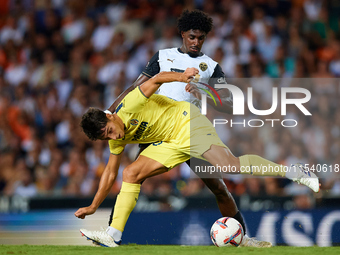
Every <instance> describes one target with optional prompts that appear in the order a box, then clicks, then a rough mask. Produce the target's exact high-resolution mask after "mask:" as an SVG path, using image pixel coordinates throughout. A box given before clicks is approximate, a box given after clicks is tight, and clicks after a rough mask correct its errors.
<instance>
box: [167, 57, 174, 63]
mask: <svg viewBox="0 0 340 255" xmlns="http://www.w3.org/2000/svg"><path fill="white" fill-rule="evenodd" d="M167 60H168V61H170V62H171V63H173V62H174V60H175V59H173V60H171V59H170V58H168V59H167Z"/></svg>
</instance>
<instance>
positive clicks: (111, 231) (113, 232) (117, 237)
mask: <svg viewBox="0 0 340 255" xmlns="http://www.w3.org/2000/svg"><path fill="white" fill-rule="evenodd" d="M106 233H108V234H109V235H110V236H112V237H113V239H115V241H116V242H119V241H120V239H122V234H123V233H122V232H121V231H119V230H118V229H115V228H113V227H111V226H108V227H107V229H106Z"/></svg>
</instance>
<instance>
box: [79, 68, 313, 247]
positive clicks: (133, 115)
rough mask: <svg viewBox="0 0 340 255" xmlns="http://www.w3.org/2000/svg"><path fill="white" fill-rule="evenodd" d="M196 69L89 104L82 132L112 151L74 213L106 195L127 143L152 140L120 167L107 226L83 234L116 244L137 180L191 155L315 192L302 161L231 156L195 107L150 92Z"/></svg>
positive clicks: (230, 169) (137, 188)
mask: <svg viewBox="0 0 340 255" xmlns="http://www.w3.org/2000/svg"><path fill="white" fill-rule="evenodd" d="M197 73H198V70H197V69H195V68H188V69H186V70H185V72H184V73H175V72H161V73H159V74H158V75H156V76H154V77H153V78H151V79H149V80H148V81H146V82H145V83H143V84H142V85H141V86H140V87H138V88H136V89H134V90H133V91H132V92H130V93H129V94H128V95H127V96H126V97H125V98H124V99H123V101H122V102H121V104H120V105H119V106H118V107H117V109H116V112H115V113H114V114H109V113H104V112H103V111H101V110H99V109H94V108H90V109H89V110H88V111H87V112H86V113H85V114H84V116H83V118H82V122H81V126H82V128H83V130H84V132H85V134H86V135H87V136H88V137H89V138H90V139H92V140H96V139H101V140H109V144H110V151H111V155H110V158H109V162H108V164H107V166H106V168H105V170H104V172H103V174H102V177H101V180H100V184H99V188H98V191H97V193H96V195H95V197H94V199H93V201H92V204H91V205H90V206H88V207H83V208H80V209H78V210H77V211H76V212H75V216H76V217H78V218H81V219H84V218H85V216H86V215H90V214H93V213H94V212H95V211H96V210H97V208H98V207H99V205H100V204H101V203H102V202H103V200H104V199H105V197H106V196H107V195H108V193H109V191H110V189H111V187H112V185H113V183H114V181H115V179H116V177H117V172H118V168H119V164H120V159H121V155H122V151H123V150H124V146H125V145H126V144H128V143H154V145H153V146H149V147H148V148H146V149H145V150H144V151H143V152H142V153H141V154H140V156H139V157H138V158H137V160H136V161H134V162H133V163H132V164H130V165H129V166H128V167H126V168H125V169H124V170H123V183H122V188H121V191H120V193H119V195H118V197H117V200H116V205H115V209H114V215H113V221H112V224H111V229H110V230H109V231H89V230H85V229H81V230H80V231H81V233H82V234H83V235H84V236H86V237H87V238H89V239H91V240H93V241H95V242H97V243H99V244H101V245H103V246H108V247H117V246H119V244H120V242H121V236H122V232H123V231H124V227H125V224H126V222H127V219H128V217H129V215H130V213H131V211H132V210H133V208H134V207H135V205H136V202H137V200H138V196H139V192H140V185H141V182H142V181H143V180H145V179H147V178H149V177H151V176H155V175H158V174H161V173H164V172H166V171H168V170H170V169H171V168H173V167H174V166H176V165H178V164H180V163H183V162H185V161H186V160H188V159H189V158H190V157H195V158H202V159H204V160H206V161H208V162H209V163H211V164H212V166H215V167H216V169H218V167H220V168H223V167H224V169H225V171H226V172H227V173H230V174H252V175H256V176H281V177H287V178H289V179H291V180H293V181H296V182H298V183H301V184H304V185H306V186H307V187H309V188H311V189H312V190H313V191H314V192H318V191H319V180H318V178H317V177H316V176H315V175H314V174H313V173H311V172H308V171H306V170H305V169H304V168H303V167H302V166H301V165H295V166H294V167H292V168H290V169H289V171H287V169H286V168H284V167H283V166H281V165H278V164H276V163H274V162H271V161H268V160H266V159H264V158H261V157H259V156H256V155H243V156H241V157H235V156H234V155H233V154H232V153H231V151H230V150H229V149H228V147H227V146H226V145H224V144H223V143H222V141H221V140H220V139H219V137H218V136H217V134H216V131H215V129H214V128H213V126H212V124H211V123H210V121H209V120H208V119H207V118H206V117H205V116H203V115H201V114H200V111H199V109H198V108H197V107H195V106H194V105H192V104H190V103H188V102H177V101H174V100H171V99H169V98H167V97H165V96H162V95H153V94H154V93H155V92H156V90H157V89H158V88H159V87H160V86H161V85H162V83H165V82H172V81H180V82H187V83H188V82H190V81H191V80H192V79H193V77H194V76H195V75H196V74H197ZM230 166H232V167H230ZM256 166H262V167H256ZM264 166H265V167H264Z"/></svg>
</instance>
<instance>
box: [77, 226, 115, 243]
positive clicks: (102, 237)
mask: <svg viewBox="0 0 340 255" xmlns="http://www.w3.org/2000/svg"><path fill="white" fill-rule="evenodd" d="M80 233H81V234H82V235H83V236H85V237H86V238H87V240H91V241H92V242H93V245H94V246H98V245H100V246H104V247H118V246H119V245H120V244H121V241H119V242H116V241H115V240H114V239H113V237H112V236H110V235H109V234H108V233H106V231H105V230H103V231H91V230H87V229H80Z"/></svg>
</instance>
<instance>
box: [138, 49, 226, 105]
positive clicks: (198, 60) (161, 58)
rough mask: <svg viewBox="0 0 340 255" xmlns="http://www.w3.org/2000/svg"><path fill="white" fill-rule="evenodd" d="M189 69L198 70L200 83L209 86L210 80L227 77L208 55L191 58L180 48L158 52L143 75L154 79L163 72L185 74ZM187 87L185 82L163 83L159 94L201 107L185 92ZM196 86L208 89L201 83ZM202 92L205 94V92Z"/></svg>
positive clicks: (199, 103) (196, 100)
mask: <svg viewBox="0 0 340 255" xmlns="http://www.w3.org/2000/svg"><path fill="white" fill-rule="evenodd" d="M188 67H195V68H197V69H198V70H199V74H200V80H199V82H202V83H205V84H208V82H209V79H210V78H220V77H223V78H224V77H225V76H224V73H223V72H222V69H221V67H220V66H219V65H218V63H217V62H216V61H214V60H212V59H211V58H210V57H208V56H207V55H205V54H203V55H202V56H197V57H191V56H190V55H189V54H187V53H183V52H181V51H180V49H179V48H171V49H164V50H160V51H158V52H157V53H156V54H155V55H154V56H153V57H152V58H151V60H150V62H149V63H148V65H147V67H146V68H145V70H144V71H143V74H144V75H146V76H148V77H152V76H154V75H155V74H157V73H159V72H162V71H167V72H184V71H185V69H187V68H188ZM186 85H187V84H186V83H183V82H170V83H163V85H162V86H161V87H160V89H159V91H158V92H157V93H158V94H160V95H164V96H167V97H169V98H172V99H174V100H177V101H187V102H191V103H194V104H195V105H196V106H198V107H200V105H201V102H200V100H199V99H196V98H195V97H193V96H192V95H191V94H190V93H189V92H186V91H185V86H186ZM195 85H197V86H198V87H201V88H203V89H208V88H207V87H206V86H205V85H202V84H200V83H195ZM201 92H202V93H204V92H203V90H202V91H201Z"/></svg>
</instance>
